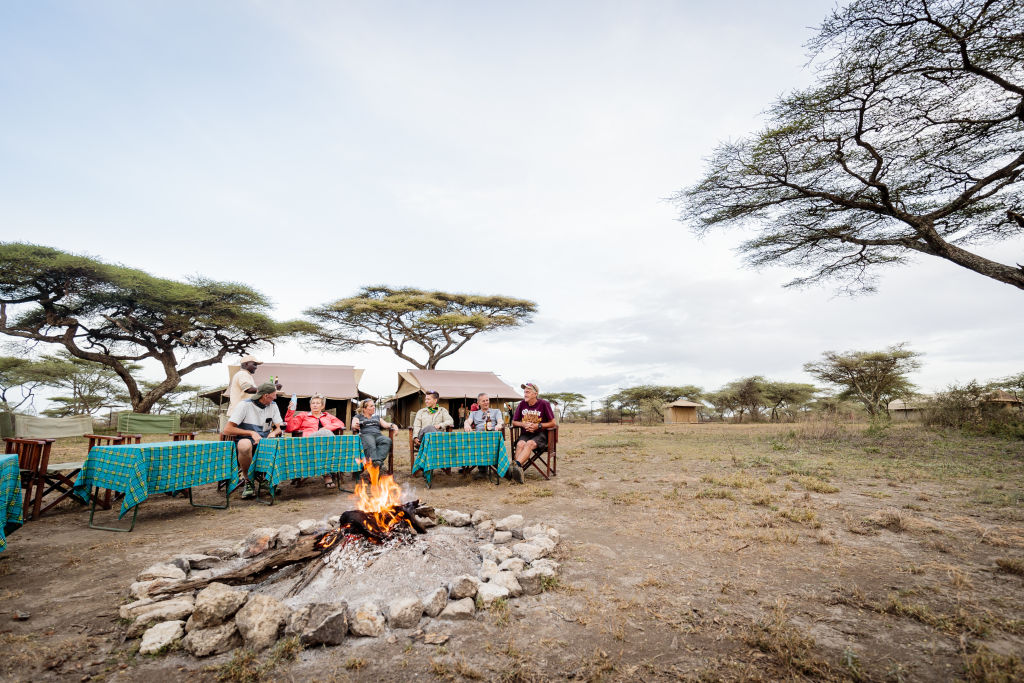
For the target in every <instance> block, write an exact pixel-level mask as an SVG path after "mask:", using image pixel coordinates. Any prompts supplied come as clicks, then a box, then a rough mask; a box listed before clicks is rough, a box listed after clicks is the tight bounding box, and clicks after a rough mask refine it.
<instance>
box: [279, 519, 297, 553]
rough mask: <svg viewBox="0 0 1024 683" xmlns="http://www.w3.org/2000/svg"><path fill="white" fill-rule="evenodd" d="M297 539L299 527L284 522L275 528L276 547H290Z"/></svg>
mask: <svg viewBox="0 0 1024 683" xmlns="http://www.w3.org/2000/svg"><path fill="white" fill-rule="evenodd" d="M298 540H299V527H297V526H293V525H291V524H285V525H284V526H282V527H281V528H280V529H278V530H277V544H276V545H277V547H278V548H291V547H292V546H293V545H295V544H296V543H297V542H298Z"/></svg>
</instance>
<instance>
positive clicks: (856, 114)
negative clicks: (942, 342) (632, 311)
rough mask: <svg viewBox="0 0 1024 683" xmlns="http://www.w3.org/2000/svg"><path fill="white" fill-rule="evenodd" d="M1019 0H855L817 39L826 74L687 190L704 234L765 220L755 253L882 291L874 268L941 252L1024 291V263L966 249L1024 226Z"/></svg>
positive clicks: (721, 149)
mask: <svg viewBox="0 0 1024 683" xmlns="http://www.w3.org/2000/svg"><path fill="white" fill-rule="evenodd" d="M1022 26H1024V12H1022V9H1021V3H1020V0H854V2H852V3H850V4H849V5H848V6H846V7H845V8H841V9H837V10H835V11H834V12H833V13H832V15H831V16H830V17H829V18H828V19H827V20H826V21H825V22H824V24H823V25H822V27H821V29H820V32H819V33H818V35H817V37H816V38H814V39H813V40H812V41H811V43H810V49H811V56H812V58H813V59H817V60H818V61H819V63H820V68H819V75H818V82H817V84H816V85H815V86H813V87H811V88H809V89H807V90H804V91H798V92H794V93H792V94H789V95H786V96H783V97H781V98H780V99H779V100H777V101H776V102H775V104H774V106H772V107H771V109H770V110H769V113H770V121H769V123H768V125H767V127H766V128H765V129H764V130H762V131H761V132H760V133H758V134H756V135H755V136H753V137H750V138H747V139H742V140H740V141H739V142H735V143H723V144H720V145H719V146H718V148H717V149H716V150H715V151H714V153H713V155H712V157H711V159H710V161H709V163H708V167H707V170H706V173H705V175H704V177H703V179H702V180H700V182H698V183H697V184H696V185H694V186H692V187H690V188H688V189H685V190H682V191H680V192H679V193H677V194H676V195H675V196H674V197H673V200H674V201H675V202H676V203H677V205H678V206H679V207H680V220H682V221H684V222H691V224H692V225H693V227H694V229H695V231H696V232H697V233H698V234H704V233H706V232H709V231H710V230H712V229H714V228H716V227H718V226H736V227H746V226H758V228H759V230H760V232H759V234H757V235H756V236H755V237H754V238H753V239H750V240H748V241H746V242H744V243H743V244H742V246H741V251H743V252H744V253H745V254H746V256H747V258H748V260H749V261H750V263H752V264H753V265H755V266H762V265H767V264H782V265H788V266H794V267H797V268H800V269H806V268H808V267H810V268H812V269H813V270H812V271H811V272H810V273H809V274H807V275H806V276H804V277H800V278H797V279H795V280H793V281H792V282H790V283H789V285H790V286H791V285H801V284H807V283H812V282H816V281H820V280H824V279H830V278H835V279H839V280H841V281H844V282H845V288H846V289H848V290H850V291H857V290H870V289H873V286H872V285H873V279H874V276H873V273H874V271H875V268H874V267H875V266H883V265H887V264H900V263H903V262H905V261H906V260H907V259H908V258H909V257H910V256H911V255H913V254H915V253H918V254H927V255H929V256H935V257H938V258H942V259H945V260H948V261H950V262H952V263H955V264H956V265H959V266H962V267H964V268H967V269H969V270H971V271H974V272H976V273H979V274H981V275H984V276H986V277H989V278H992V279H994V280H997V281H999V282H1004V283H1006V284H1010V285H1012V286H1014V287H1018V288H1020V289H1024V266H1021V265H1020V264H1019V263H1018V264H1017V265H1016V266H1014V265H1007V264H1004V263H1000V262H997V261H993V260H991V259H988V258H984V257H982V256H980V255H979V254H977V253H974V252H972V251H969V250H968V249H966V248H964V247H965V246H969V245H970V244H972V243H977V242H981V241H992V240H1001V239H1009V238H1013V237H1017V236H1020V235H1024V215H1022V214H1024V208H1022V204H1024V201H1022V194H1024V190H1022V184H1024V183H1022V181H1024V175H1022V172H1024V70H1022V69H1021V64H1022V63H1024V33H1022V28H1021V27H1022Z"/></svg>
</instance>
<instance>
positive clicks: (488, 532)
mask: <svg viewBox="0 0 1024 683" xmlns="http://www.w3.org/2000/svg"><path fill="white" fill-rule="evenodd" d="M493 535H494V520H493V519H486V520H484V521H483V522H480V523H479V524H477V525H476V537H477V538H483V539H486V540H490V539H491V536H493Z"/></svg>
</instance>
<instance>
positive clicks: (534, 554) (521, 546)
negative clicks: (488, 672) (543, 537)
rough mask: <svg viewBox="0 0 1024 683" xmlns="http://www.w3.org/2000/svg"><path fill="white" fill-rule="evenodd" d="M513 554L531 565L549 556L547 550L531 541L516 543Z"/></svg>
mask: <svg viewBox="0 0 1024 683" xmlns="http://www.w3.org/2000/svg"><path fill="white" fill-rule="evenodd" d="M512 552H514V553H515V554H516V557H521V558H522V559H523V560H525V561H526V562H531V563H532V562H533V561H535V560H539V559H540V558H542V557H544V556H545V555H547V554H548V550H547V549H545V548H543V547H541V546H539V545H535V544H534V543H533V541H530V542H529V543H516V544H515V545H514V546H512Z"/></svg>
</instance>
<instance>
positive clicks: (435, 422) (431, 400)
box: [412, 391, 455, 448]
mask: <svg viewBox="0 0 1024 683" xmlns="http://www.w3.org/2000/svg"><path fill="white" fill-rule="evenodd" d="M440 397H441V395H440V394H439V393H437V392H436V391H428V392H427V393H426V395H425V396H424V397H423V402H424V403H426V404H427V407H426V408H420V409H419V410H417V411H416V418H415V419H414V420H413V422H412V440H413V443H414V444H416V447H417V448H419V446H420V440H421V439H422V438H423V435H424V434H430V433H431V432H439V431H441V430H443V429H444V428H445V427H454V426H455V420H453V419H452V416H451V415H449V414H448V411H447V410H445V409H444V408H442V407H441V406H439V405H437V399H439V398H440Z"/></svg>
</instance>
